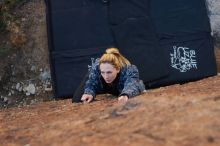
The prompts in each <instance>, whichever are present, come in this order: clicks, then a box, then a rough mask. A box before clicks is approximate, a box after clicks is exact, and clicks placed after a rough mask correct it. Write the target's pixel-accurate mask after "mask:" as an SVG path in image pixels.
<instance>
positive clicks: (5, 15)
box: [0, 0, 28, 32]
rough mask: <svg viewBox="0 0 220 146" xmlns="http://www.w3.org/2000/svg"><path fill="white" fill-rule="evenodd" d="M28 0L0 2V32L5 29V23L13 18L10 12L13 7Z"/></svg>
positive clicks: (4, 0)
mask: <svg viewBox="0 0 220 146" xmlns="http://www.w3.org/2000/svg"><path fill="white" fill-rule="evenodd" d="M27 1H28V0H3V1H2V2H0V32H3V31H5V30H6V27H7V23H8V22H9V21H12V20H13V19H14V17H13V15H12V14H11V13H12V11H13V9H14V8H16V7H19V6H20V5H22V4H24V3H25V2H27Z"/></svg>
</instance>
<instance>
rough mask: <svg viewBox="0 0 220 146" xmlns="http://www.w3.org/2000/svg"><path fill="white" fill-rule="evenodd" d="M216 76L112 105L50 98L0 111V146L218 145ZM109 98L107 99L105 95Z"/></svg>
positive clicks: (103, 101) (218, 85)
mask: <svg viewBox="0 0 220 146" xmlns="http://www.w3.org/2000/svg"><path fill="white" fill-rule="evenodd" d="M219 89H220V76H215V77H211V78H207V79H204V80H200V81H197V82H191V83H187V84H183V85H172V86H167V87H162V88H158V89H154V90H149V91H147V92H146V93H144V94H143V95H140V96H138V97H136V98H133V99H130V100H129V102H127V103H126V104H124V105H123V104H119V103H117V99H112V98H110V97H109V96H108V95H101V96H98V98H97V101H95V102H92V103H90V104H72V103H71V101H70V100H62V101H50V102H45V103H42V104H38V105H32V106H25V107H22V108H10V109H2V110H1V111H0V121H1V122H0V129H1V130H0V143H1V145H4V146H9V145H10V146H24V145H30V146H34V145H36V146H39V145H40V146H48V145H57V146H58V145H65V146H73V145H74V146H80V145H82V146H106V145H108V146H119V145H122V146H123V145H125V146H142V145H144V146H219V145H220V106H219V105H220V90H219ZM108 97H109V98H108Z"/></svg>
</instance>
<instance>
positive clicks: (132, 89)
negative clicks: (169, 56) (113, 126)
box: [84, 61, 145, 98]
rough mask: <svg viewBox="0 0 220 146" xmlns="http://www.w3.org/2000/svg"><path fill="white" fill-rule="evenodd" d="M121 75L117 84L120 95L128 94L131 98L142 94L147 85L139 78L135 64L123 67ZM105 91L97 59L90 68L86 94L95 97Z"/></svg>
mask: <svg viewBox="0 0 220 146" xmlns="http://www.w3.org/2000/svg"><path fill="white" fill-rule="evenodd" d="M119 75H120V76H119V79H118V82H117V85H116V86H117V90H118V91H119V96H120V95H127V96H128V97H129V98H130V97H134V96H137V95H139V94H141V93H142V92H143V91H144V90H145V86H144V84H143V82H142V81H141V80H140V79H139V72H138V69H137V67H136V66H135V65H129V66H125V67H123V68H122V69H121V71H120V74H119ZM104 91H105V89H104V86H103V82H102V76H101V72H100V69H99V62H98V61H96V62H95V63H93V64H92V66H91V68H90V73H89V79H88V80H87V82H86V84H85V89H84V94H90V95H92V96H93V97H94V98H95V96H96V94H99V93H103V92H104Z"/></svg>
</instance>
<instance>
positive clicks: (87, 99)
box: [81, 94, 93, 103]
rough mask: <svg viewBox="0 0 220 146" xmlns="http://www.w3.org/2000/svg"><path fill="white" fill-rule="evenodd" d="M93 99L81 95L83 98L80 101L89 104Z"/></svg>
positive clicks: (86, 95)
mask: <svg viewBox="0 0 220 146" xmlns="http://www.w3.org/2000/svg"><path fill="white" fill-rule="evenodd" d="M92 99H93V96H92V95H90V94H83V96H82V97H81V101H83V102H84V103H85V102H87V103H89V102H91V101H92Z"/></svg>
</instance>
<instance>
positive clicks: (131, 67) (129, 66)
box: [124, 64, 138, 71]
mask: <svg viewBox="0 0 220 146" xmlns="http://www.w3.org/2000/svg"><path fill="white" fill-rule="evenodd" d="M124 70H125V71H134V70H138V69H137V66H136V65H133V64H131V65H126V66H125V67H124Z"/></svg>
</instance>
